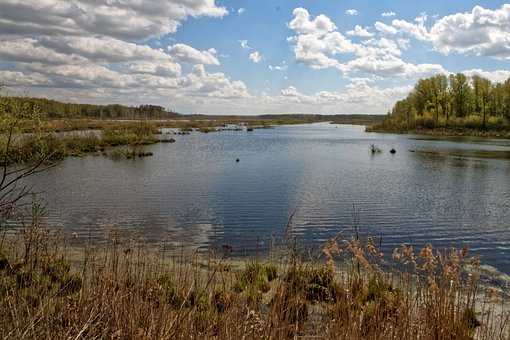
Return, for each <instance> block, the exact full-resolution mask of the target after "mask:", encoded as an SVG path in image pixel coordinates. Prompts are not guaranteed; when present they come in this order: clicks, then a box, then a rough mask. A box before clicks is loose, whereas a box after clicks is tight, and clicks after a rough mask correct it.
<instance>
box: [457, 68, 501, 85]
mask: <svg viewBox="0 0 510 340" xmlns="http://www.w3.org/2000/svg"><path fill="white" fill-rule="evenodd" d="M462 73H464V74H465V75H467V76H469V77H472V76H474V75H477V76H480V77H483V78H487V79H489V80H490V81H492V82H496V83H504V82H505V81H507V80H508V79H509V78H510V70H496V71H485V70H481V69H472V70H466V71H462Z"/></svg>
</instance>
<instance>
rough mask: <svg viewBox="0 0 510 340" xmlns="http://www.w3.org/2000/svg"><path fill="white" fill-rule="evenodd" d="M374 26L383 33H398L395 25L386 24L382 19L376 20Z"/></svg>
mask: <svg viewBox="0 0 510 340" xmlns="http://www.w3.org/2000/svg"><path fill="white" fill-rule="evenodd" d="M374 27H375V29H376V30H378V31H379V32H381V33H383V34H388V35H393V34H397V33H398V30H397V29H396V28H395V27H393V26H390V25H386V24H385V23H383V22H380V21H376V23H375V24H374Z"/></svg>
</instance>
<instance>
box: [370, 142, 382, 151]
mask: <svg viewBox="0 0 510 340" xmlns="http://www.w3.org/2000/svg"><path fill="white" fill-rule="evenodd" d="M370 152H372V153H380V152H381V149H379V148H378V147H377V146H376V145H375V144H370Z"/></svg>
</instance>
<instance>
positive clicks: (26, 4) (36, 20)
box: [0, 0, 228, 40]
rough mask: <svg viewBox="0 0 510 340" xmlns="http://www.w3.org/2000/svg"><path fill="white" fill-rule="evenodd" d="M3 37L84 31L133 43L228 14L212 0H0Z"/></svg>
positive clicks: (0, 28)
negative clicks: (188, 21) (189, 22)
mask: <svg viewBox="0 0 510 340" xmlns="http://www.w3.org/2000/svg"><path fill="white" fill-rule="evenodd" d="M0 13H1V15H0V17H1V20H0V31H1V32H2V33H4V34H29V33H31V32H38V33H39V34H48V35H50V34H52V35H54V34H66V35H79V34H83V33H84V32H88V33H89V34H99V35H106V36H111V37H116V38H120V39H130V40H139V39H147V38H149V37H153V36H161V35H163V34H167V33H173V32H175V31H176V29H177V27H178V26H179V25H180V24H181V22H182V21H184V20H186V19H187V18H188V17H189V16H193V17H200V16H210V17H222V16H225V15H227V14H228V11H227V10H226V9H225V8H224V7H219V6H217V5H216V3H215V1H214V0H193V1H189V0H162V1H160V0H147V1H143V2H141V1H112V0H94V1H88V0H44V1H40V0H24V1H18V0H5V1H2V2H0Z"/></svg>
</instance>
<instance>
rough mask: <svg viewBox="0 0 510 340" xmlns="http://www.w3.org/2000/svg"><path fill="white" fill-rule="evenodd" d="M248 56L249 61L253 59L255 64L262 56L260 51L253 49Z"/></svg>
mask: <svg viewBox="0 0 510 340" xmlns="http://www.w3.org/2000/svg"><path fill="white" fill-rule="evenodd" d="M249 58H250V60H251V61H253V62H254V63H255V64H257V63H260V62H261V61H262V58H263V57H262V54H260V52H258V51H255V52H252V53H250V56H249Z"/></svg>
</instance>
